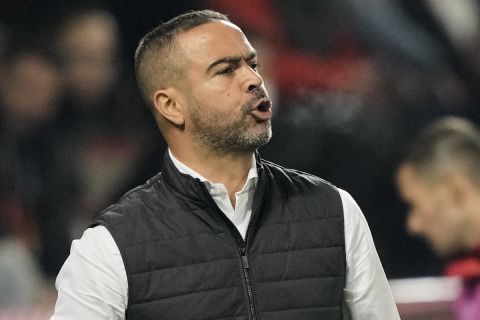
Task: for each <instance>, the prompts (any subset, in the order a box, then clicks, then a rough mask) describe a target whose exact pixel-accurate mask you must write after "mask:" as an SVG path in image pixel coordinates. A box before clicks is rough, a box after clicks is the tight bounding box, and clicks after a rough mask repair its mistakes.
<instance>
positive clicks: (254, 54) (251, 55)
mask: <svg viewBox="0 0 480 320" xmlns="http://www.w3.org/2000/svg"><path fill="white" fill-rule="evenodd" d="M256 57H257V52H256V51H250V53H249V54H248V56H247V57H246V58H245V60H246V61H250V60H252V59H254V58H256ZM240 60H242V57H239V56H233V57H224V58H221V59H218V60H215V61H214V62H212V63H210V64H209V66H208V67H207V73H208V72H209V71H210V70H212V69H213V68H214V67H215V66H217V65H219V64H222V63H229V64H235V63H238V62H240Z"/></svg>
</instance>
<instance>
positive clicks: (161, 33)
mask: <svg viewBox="0 0 480 320" xmlns="http://www.w3.org/2000/svg"><path fill="white" fill-rule="evenodd" d="M212 21H228V22H230V20H229V19H228V17H227V16H226V15H223V14H221V13H218V12H215V11H212V10H200V11H190V12H186V13H184V14H182V15H179V16H177V17H175V18H173V19H171V20H169V21H167V22H165V23H162V24H160V25H159V26H157V27H156V28H155V29H153V30H152V31H150V32H149V33H147V34H146V35H145V36H144V37H143V38H142V39H141V40H140V43H139V45H138V47H137V50H136V52H135V75H136V78H137V84H138V87H139V89H140V92H141V94H142V96H143V98H144V100H145V101H146V102H147V103H148V104H149V105H150V104H151V101H150V99H151V97H150V95H151V94H152V92H153V90H155V86H156V85H158V84H162V83H167V82H168V81H171V80H172V78H173V77H175V76H178V74H177V72H178V71H179V70H175V62H177V63H178V56H175V57H174V56H173V48H174V42H175V38H176V36H177V35H178V34H180V33H182V32H186V31H189V30H191V29H193V28H195V27H198V26H200V25H202V24H205V23H208V22H212Z"/></svg>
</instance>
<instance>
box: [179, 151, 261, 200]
mask: <svg viewBox="0 0 480 320" xmlns="http://www.w3.org/2000/svg"><path fill="white" fill-rule="evenodd" d="M170 149H171V151H172V153H173V154H174V156H175V157H176V158H177V159H178V160H179V161H181V162H182V163H183V164H185V165H186V166H188V167H190V168H191V169H193V170H194V171H196V172H198V173H199V174H201V175H202V176H204V177H205V178H206V179H208V180H209V181H211V182H213V183H221V184H223V185H224V186H225V187H226V188H227V190H228V194H229V197H230V200H231V201H232V204H234V205H235V193H236V192H238V191H240V190H241V189H242V188H243V186H244V185H245V182H246V180H247V176H248V171H249V169H250V165H251V161H252V156H253V152H251V151H248V152H242V153H225V154H222V155H219V154H217V153H213V152H202V151H198V150H196V152H192V151H193V150H192V149H190V150H188V152H184V151H185V150H186V149H182V148H172V147H170Z"/></svg>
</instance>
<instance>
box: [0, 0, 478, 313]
mask: <svg viewBox="0 0 480 320" xmlns="http://www.w3.org/2000/svg"><path fill="white" fill-rule="evenodd" d="M200 8H212V9H216V10H219V11H221V12H223V13H226V14H228V15H229V16H230V18H231V19H232V20H233V22H235V23H236V24H238V25H239V26H240V27H241V28H242V29H243V30H244V32H245V33H246V34H247V36H248V37H249V39H250V40H251V42H252V43H253V45H254V47H256V49H257V50H258V52H259V63H260V72H261V73H262V75H263V77H264V80H265V81H266V83H267V88H268V90H269V92H270V95H271V97H272V98H273V100H274V108H275V110H274V120H273V129H274V135H273V139H272V141H271V142H270V143H269V144H268V145H267V146H265V147H264V148H262V149H261V150H260V152H261V154H262V156H263V157H264V158H266V159H268V160H272V161H274V162H277V163H279V164H282V165H285V166H288V167H293V168H296V169H300V170H304V171H307V172H310V173H313V174H315V175H318V176H320V177H322V178H324V179H326V180H329V181H330V182H332V183H334V184H335V185H337V186H338V187H340V188H342V189H345V190H347V191H349V192H350V193H351V194H352V195H353V196H354V198H355V199H356V200H357V202H358V203H359V205H360V207H361V208H362V210H363V212H364V214H365V216H366V218H367V220H368V222H369V225H370V228H371V230H372V234H373V237H374V240H375V243H376V246H377V250H378V252H379V255H380V258H381V260H382V263H383V266H384V269H385V272H386V274H387V276H388V277H389V278H390V279H395V278H407V277H424V276H439V275H441V273H442V270H443V262H442V261H440V260H438V259H436V258H435V257H434V255H433V254H432V252H431V251H430V249H429V248H428V247H427V246H426V245H425V243H423V242H422V241H420V240H418V239H414V238H412V237H410V236H409V235H408V234H407V233H406V231H405V226H404V222H405V213H406V210H407V208H406V207H405V206H404V205H403V203H402V202H401V201H400V200H399V198H398V196H397V194H396V190H395V185H394V172H395V168H396V166H397V161H398V160H399V158H400V157H401V155H402V152H403V150H404V149H405V146H406V145H407V144H408V142H409V141H410V140H411V139H412V138H413V137H414V136H415V134H416V133H417V132H418V130H419V129H420V128H422V127H423V126H425V125H426V124H427V123H429V122H431V121H432V120H434V119H436V118H438V117H440V116H444V115H447V114H455V115H460V116H464V117H467V118H469V119H471V120H473V121H474V122H476V123H477V124H480V123H479V122H480V109H479V106H478V104H479V102H478V101H480V100H479V97H478V95H479V94H480V90H478V88H479V84H480V55H479V54H478V51H479V49H480V1H478V0H461V1H451V0H384V1H379V0H362V1H358V0H322V1H315V0H299V1H287V0H230V1H221V0H197V1H193V0H191V1H181V0H176V1H151V0H144V1H127V0H120V1H113V0H111V1H71V0H70V1H58V0H52V1H46V0H43V1H33V0H17V1H6V0H0V275H1V276H0V288H5V287H6V288H10V289H11V290H9V293H7V292H6V291H4V290H1V291H0V292H1V293H0V309H1V308H2V307H5V306H7V307H8V306H12V305H21V304H25V303H31V302H32V301H33V300H35V299H38V292H39V290H40V291H41V289H42V288H45V286H46V287H51V286H52V283H53V280H54V278H55V276H56V274H57V273H58V271H59V269H60V267H61V265H62V263H63V261H64V260H65V258H66V257H67V255H68V251H69V247H70V243H71V241H72V239H75V238H78V237H80V236H81V234H82V231H83V230H84V228H85V227H86V226H87V225H88V222H89V221H90V219H92V218H93V217H94V216H95V214H97V213H98V212H99V211H101V210H102V209H103V208H105V207H106V206H107V205H108V204H110V203H112V202H114V201H116V199H117V198H118V197H119V196H120V195H121V194H122V193H124V192H125V191H127V190H128V189H130V188H132V187H134V186H136V185H138V184H141V183H143V182H144V181H145V180H146V179H148V177H150V176H152V175H154V174H155V173H156V172H157V171H158V170H159V168H160V164H161V161H162V160H161V159H162V157H163V153H164V152H165V142H164V141H163V139H162V137H161V135H160V134H159V133H158V131H157V129H156V127H155V124H154V121H153V118H152V117H151V115H150V114H149V111H148V109H147V108H146V107H145V105H144V103H143V101H142V100H141V98H140V95H139V93H138V91H137V88H136V84H135V79H134V75H133V54H134V51H135V48H136V46H137V43H138V41H139V39H140V38H141V37H142V36H143V35H144V34H145V33H146V32H148V31H149V30H151V29H152V28H153V27H155V26H156V25H157V24H158V23H159V22H161V21H166V20H168V19H170V18H171V17H173V16H175V15H177V14H179V13H182V12H184V11H186V10H190V9H200ZM39 288H40V289H39ZM52 296H54V293H52ZM52 299H54V298H52Z"/></svg>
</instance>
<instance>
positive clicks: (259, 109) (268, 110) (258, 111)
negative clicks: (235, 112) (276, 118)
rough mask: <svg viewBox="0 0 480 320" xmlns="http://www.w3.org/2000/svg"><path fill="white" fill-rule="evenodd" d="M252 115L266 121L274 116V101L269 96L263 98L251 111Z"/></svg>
mask: <svg viewBox="0 0 480 320" xmlns="http://www.w3.org/2000/svg"><path fill="white" fill-rule="evenodd" d="M250 113H251V115H252V116H253V117H254V118H255V119H257V120H259V121H266V120H269V119H271V118H272V101H270V100H269V99H267V98H264V99H261V100H260V101H259V102H258V103H257V104H256V105H255V107H254V108H253V109H252V111H251V112H250Z"/></svg>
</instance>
